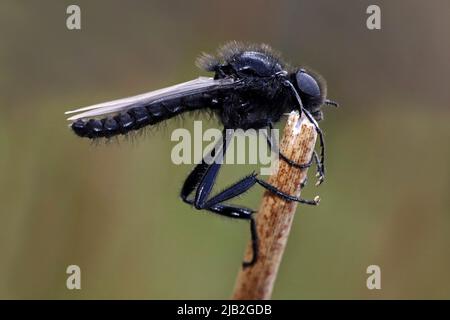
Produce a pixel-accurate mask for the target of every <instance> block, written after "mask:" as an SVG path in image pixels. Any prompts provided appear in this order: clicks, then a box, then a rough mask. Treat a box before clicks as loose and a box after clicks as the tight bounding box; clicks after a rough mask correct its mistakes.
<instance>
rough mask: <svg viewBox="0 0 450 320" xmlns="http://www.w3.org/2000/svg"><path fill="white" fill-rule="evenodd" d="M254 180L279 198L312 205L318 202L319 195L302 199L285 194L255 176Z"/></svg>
mask: <svg viewBox="0 0 450 320" xmlns="http://www.w3.org/2000/svg"><path fill="white" fill-rule="evenodd" d="M255 179H256V182H257V183H258V184H259V185H260V186H261V187H263V188H265V189H267V190H269V191H270V192H272V193H273V194H276V195H277V196H279V197H280V198H282V199H283V200H286V201H295V202H299V203H304V204H309V205H312V206H316V205H318V204H319V201H320V199H319V197H315V198H314V200H306V199H302V198H299V197H295V196H291V195H290V194H287V193H285V192H283V191H281V190H280V189H278V188H277V187H275V186H273V185H271V184H270V183H267V182H266V181H264V180H261V179H258V178H255Z"/></svg>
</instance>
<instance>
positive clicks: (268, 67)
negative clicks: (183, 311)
mask: <svg viewBox="0 0 450 320" xmlns="http://www.w3.org/2000/svg"><path fill="white" fill-rule="evenodd" d="M197 65H198V66H199V67H200V68H202V69H204V70H206V71H209V72H213V73H214V76H213V77H199V78H197V79H195V80H192V81H188V82H184V83H181V84H177V85H174V86H171V87H167V88H164V89H160V90H156V91H151V92H149V93H144V94H141V95H137V96H134V97H129V98H124V99H119V100H114V101H111V102H105V103H100V104H96V105H93V106H89V107H85V108H81V109H77V110H74V111H69V112H67V113H68V114H74V115H72V116H70V117H69V118H68V120H69V121H70V122H71V125H70V127H71V128H72V130H73V131H74V132H75V134H77V135H78V136H80V137H86V138H89V139H97V138H101V137H105V138H110V137H112V136H116V135H123V134H127V133H129V132H131V131H134V130H138V129H141V128H143V127H145V126H151V125H154V124H156V123H158V122H161V121H164V120H166V119H169V118H172V117H174V116H176V115H178V114H180V113H183V112H187V111H193V110H204V109H209V110H212V111H213V112H214V113H215V114H216V115H217V117H218V119H219V121H220V122H221V123H222V125H223V127H224V131H223V139H222V140H221V141H220V142H218V145H217V146H216V147H215V148H214V149H213V150H212V151H211V153H210V156H212V157H216V158H217V157H219V156H222V157H223V156H224V154H225V152H226V149H227V146H228V145H227V141H229V139H230V138H231V137H230V134H229V133H228V132H230V131H229V130H226V129H243V130H248V129H260V128H268V129H269V130H271V129H272V128H273V124H274V123H277V122H278V121H279V120H280V119H281V117H282V116H283V115H284V114H285V113H288V112H291V111H293V110H298V111H299V112H302V113H304V114H305V115H306V117H307V118H308V119H309V120H310V121H311V122H312V123H313V124H314V125H315V129H316V131H317V133H318V137H319V141H320V155H318V154H317V153H316V152H315V151H314V153H313V157H312V159H311V160H310V161H309V162H308V163H305V164H300V163H295V162H293V161H291V160H290V159H288V158H287V157H286V156H284V155H283V154H282V153H280V154H279V155H280V158H281V159H282V160H283V161H286V162H287V163H288V164H289V165H292V166H294V167H297V168H306V167H309V166H311V165H312V163H313V162H315V163H316V164H317V176H318V183H317V184H320V183H322V181H323V180H324V176H325V164H324V161H325V145H324V141H323V134H322V131H321V129H320V128H319V126H318V124H317V122H318V121H320V120H322V118H323V113H322V110H321V107H322V106H323V105H331V106H336V107H337V103H336V102H334V101H331V100H328V99H327V98H326V94H327V90H326V84H325V81H324V80H323V79H322V78H321V77H320V76H319V75H318V74H316V73H314V72H312V71H310V70H306V69H303V68H292V67H290V66H289V65H287V64H286V63H284V62H283V61H282V60H281V58H280V56H279V54H277V53H275V52H274V51H273V50H272V49H271V48H270V47H269V46H267V45H245V44H241V43H238V42H230V43H228V44H226V45H225V46H223V47H221V48H220V49H219V50H218V54H217V55H216V56H213V55H209V54H203V55H202V56H200V57H199V59H198V60H197ZM269 132H270V131H269ZM269 136H270V135H268V137H267V142H268V144H269V146H270V147H272V149H273V150H276V152H279V150H278V148H277V146H276V145H275V144H274V143H273V142H272V141H271V139H270V138H269ZM214 150H221V151H222V152H221V153H220V154H219V153H218V154H215V152H214ZM210 162H211V161H208V163H207V162H206V161H205V160H204V159H203V161H202V163H200V164H198V165H197V166H196V167H195V168H194V169H193V171H192V172H191V173H190V174H189V175H188V177H187V178H186V180H185V182H184V184H183V187H182V189H181V199H182V200H183V201H184V202H186V203H188V204H189V205H191V206H193V207H195V208H196V209H198V210H207V211H209V212H211V213H215V214H219V215H222V216H226V217H230V218H235V219H243V220H248V221H249V222H250V232H251V239H252V249H253V255H252V258H251V260H250V261H245V262H243V266H244V267H248V266H251V265H253V264H254V263H255V262H256V261H257V259H258V235H257V231H256V224H255V220H254V217H253V213H254V211H253V210H251V209H249V208H246V207H241V206H235V205H232V204H228V203H227V201H228V200H230V199H232V198H235V197H237V196H239V195H241V194H243V193H244V192H246V191H247V190H249V189H250V188H251V187H253V186H254V185H255V184H258V185H260V186H262V187H263V188H265V189H267V190H269V191H271V192H273V193H274V194H276V195H277V196H279V197H281V198H283V199H285V200H288V201H297V202H300V203H305V204H309V205H316V204H318V199H314V200H305V199H302V198H298V197H295V196H292V195H289V194H286V193H283V192H282V191H281V190H278V189H277V188H275V187H274V186H272V185H270V184H268V183H267V182H265V181H264V180H261V179H260V178H259V177H258V176H257V174H255V173H252V174H250V175H248V176H246V177H244V178H242V179H241V180H239V181H238V182H236V183H234V184H233V185H231V186H230V187H228V188H226V189H225V190H223V191H221V192H219V193H217V194H215V195H212V194H211V193H212V189H213V186H214V184H215V182H216V178H217V175H218V173H219V169H220V166H221V161H213V162H212V163H210Z"/></svg>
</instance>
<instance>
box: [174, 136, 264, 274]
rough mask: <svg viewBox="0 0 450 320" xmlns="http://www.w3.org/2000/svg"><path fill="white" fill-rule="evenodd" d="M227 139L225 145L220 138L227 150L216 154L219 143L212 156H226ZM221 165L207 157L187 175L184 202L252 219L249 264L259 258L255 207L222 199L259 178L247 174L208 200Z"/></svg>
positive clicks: (183, 195)
mask: <svg viewBox="0 0 450 320" xmlns="http://www.w3.org/2000/svg"><path fill="white" fill-rule="evenodd" d="M224 137H225V132H224ZM225 139H227V138H225ZM226 141H227V140H225V146H223V143H224V142H223V141H221V142H219V143H222V149H223V150H224V151H223V152H222V154H221V155H220V154H219V155H217V156H216V155H215V150H216V148H217V147H218V145H216V147H215V148H213V150H212V151H211V153H210V154H211V156H212V157H214V158H215V159H217V157H220V156H222V157H223V156H224V153H225V150H226ZM220 165H221V163H220V161H214V162H213V163H212V164H208V163H206V162H205V160H204V159H203V160H202V163H200V164H198V165H197V166H196V167H195V168H194V170H193V171H192V172H191V173H190V174H189V176H188V177H187V179H186V181H185V183H184V185H183V188H182V191H181V198H182V199H183V201H184V202H186V203H189V204H191V205H194V207H195V208H196V209H205V210H208V211H210V212H213V213H216V214H220V215H223V216H226V217H230V218H237V219H244V220H249V221H250V233H251V239H252V251H253V255H252V259H251V260H250V261H248V262H244V263H243V266H244V267H247V266H250V265H253V264H254V263H255V262H256V260H257V258H258V234H257V232H256V224H255V220H254V218H253V216H252V214H253V213H254V211H253V210H251V209H248V208H245V207H237V206H231V205H225V204H220V202H222V201H225V200H228V199H231V198H234V197H236V196H238V195H240V194H242V193H244V192H245V191H247V190H248V189H250V188H251V187H252V186H253V185H254V184H255V183H256V181H255V179H254V175H251V176H248V177H245V178H243V179H241V180H240V181H238V182H237V183H235V184H233V185H232V186H231V187H229V188H227V189H225V190H223V191H222V192H220V193H219V194H217V195H216V196H214V197H212V198H211V199H209V200H207V198H208V196H209V194H210V193H211V190H212V187H213V185H214V182H215V179H216V177H217V174H218V171H219V169H220ZM194 190H196V195H195V198H194V199H189V195H190V194H191V193H192V192H193V191H194Z"/></svg>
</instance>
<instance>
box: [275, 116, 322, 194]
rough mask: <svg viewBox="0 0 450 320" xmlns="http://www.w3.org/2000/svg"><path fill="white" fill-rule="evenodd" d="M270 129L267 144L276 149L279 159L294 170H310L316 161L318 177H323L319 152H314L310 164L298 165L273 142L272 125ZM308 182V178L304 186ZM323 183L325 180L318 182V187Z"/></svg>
mask: <svg viewBox="0 0 450 320" xmlns="http://www.w3.org/2000/svg"><path fill="white" fill-rule="evenodd" d="M268 127H269V130H270V135H266V138H267V144H268V146H269V148H270V149H274V151H275V152H278V154H279V157H280V158H281V159H283V161H285V162H287V164H289V165H290V166H292V167H294V168H297V169H305V168H309V167H310V166H311V165H312V163H313V161H314V162H315V163H316V166H317V176H318V177H321V176H323V171H322V167H321V164H320V161H319V157H318V155H317V152H316V151H315V150H314V151H313V155H312V157H311V159H310V160H309V162H308V163H297V162H295V161H292V160H291V159H289V158H288V157H286V156H285V155H284V154H283V153H282V152H281V150H280V149H279V147H278V144H277V143H276V141H272V133H271V132H272V129H273V125H272V123H269V125H268ZM306 180H307V178H305V181H303V182H302V184H306ZM322 181H323V180H320V179H319V181H318V182H317V184H316V185H319V184H321V183H322ZM302 188H303V186H302Z"/></svg>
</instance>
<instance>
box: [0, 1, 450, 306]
mask: <svg viewBox="0 0 450 320" xmlns="http://www.w3.org/2000/svg"><path fill="white" fill-rule="evenodd" d="M72 3H74V2H72V1H40V2H37V1H31V0H28V1H24V0H2V1H1V2H0V39H1V40H0V70H1V72H0V298H8V299H16V298H44V299H62V298H64V299H79V298H88V299H93V298H100V299H104V298H113V299H115V298H124V299H128V298H138V299H191V298H192V299H197V298H204V299H221V298H228V297H230V294H231V291H232V288H233V286H234V281H235V276H236V274H237V271H238V269H239V267H240V264H241V261H242V257H243V252H244V249H245V246H246V243H247V241H248V238H249V233H248V225H247V223H245V222H242V221H230V220H228V219H224V218H219V217H216V216H212V215H208V214H206V213H203V212H197V211H195V210H193V209H191V208H189V207H188V206H186V205H185V204H183V203H182V202H181V201H180V200H179V198H178V192H179V190H180V187H181V183H182V181H183V179H184V178H185V176H186V175H187V174H188V172H189V171H190V170H191V167H192V166H189V165H182V166H176V165H174V164H172V162H171V160H170V152H171V148H172V147H173V145H174V143H173V142H171V141H170V133H171V131H172V130H173V129H174V128H177V127H180V126H184V127H186V128H188V129H189V130H192V127H193V120H194V119H201V117H198V116H186V117H185V118H184V120H183V121H180V120H173V121H170V122H168V123H167V125H164V126H160V127H158V129H157V130H151V131H149V132H148V133H147V134H146V136H145V137H144V136H143V137H140V138H137V139H134V140H133V141H126V140H122V141H120V142H119V143H110V144H104V143H100V144H98V145H92V144H90V143H89V142H88V141H87V140H84V139H78V138H77V137H75V136H74V135H73V134H72V133H71V132H70V131H69V130H68V128H67V123H66V120H65V116H64V114H63V113H64V111H66V110H68V109H72V108H73V107H77V106H83V105H89V104H92V103H96V102H101V101H105V100H111V99H114V98H120V97H125V96H129V95H133V94H137V93H141V92H146V91H149V90H153V89H157V88H160V87H163V86H167V85H171V84H175V83H177V82H181V81H186V80H189V79H192V78H195V77H197V76H198V75H199V73H200V74H202V75H206V74H204V73H202V72H200V71H199V70H197V69H196V67H195V66H194V63H193V62H194V60H195V57H196V56H197V55H198V54H199V53H200V52H202V51H206V52H214V50H215V49H216V48H217V47H218V46H219V45H220V44H223V43H225V42H227V41H228V40H242V41H251V42H265V43H268V44H270V45H272V46H273V47H275V48H277V49H278V50H280V51H281V52H283V55H284V57H285V58H286V59H287V60H288V61H290V62H291V63H293V64H295V65H303V66H310V67H312V68H314V69H315V70H317V71H319V72H320V73H321V74H322V75H323V76H324V77H325V78H326V79H327V81H328V86H329V96H330V97H331V98H333V99H335V100H337V101H339V102H340V104H341V106H342V108H341V109H338V110H335V109H328V110H326V119H325V121H324V122H323V123H322V124H321V126H322V128H323V130H324V131H325V134H326V142H327V145H328V151H329V152H328V176H327V181H326V183H325V184H324V185H322V186H321V187H320V188H318V189H317V188H315V187H314V186H313V184H312V183H311V184H310V187H309V188H307V189H306V190H305V192H304V196H305V197H306V196H308V197H313V196H314V195H316V194H320V196H321V198H322V202H321V205H320V206H319V207H305V206H301V207H299V209H298V212H297V215H296V218H295V221H294V226H293V228H292V233H291V236H290V239H289V243H288V247H287V251H286V253H285V256H284V259H283V262H282V265H281V268H280V272H279V277H278V281H277V283H276V287H275V290H274V298H277V299H314V298H319V299H322V298H324V299H331V298H342V299H356V298H362V299H379V298H387V299H393V298H400V299H409V298H426V299H428V298H450V274H449V272H448V270H450V250H449V248H450V232H449V230H450V200H449V193H450V179H449V178H450V169H449V163H450V151H449V147H448V141H449V139H450V125H449V119H450V110H449V101H450V90H449V80H448V79H450V41H449V39H450V38H449V30H450V3H449V2H448V1H446V0H433V1H426V2H425V1H419V0H414V1H407V2H406V1H380V0H378V1H374V2H372V1H361V0H352V1H345V2H343V1H340V2H337V1H332V0H327V1H325V0H319V1H316V0H315V1H298V0H292V1H280V0H277V1H262V0H261V1H256V0H253V1H234V0H227V1H206V0H205V1H145V2H144V1H136V0H133V1H127V2H124V1H104V0H98V1H85V0H78V1H76V2H75V3H76V4H78V5H79V6H80V7H81V14H82V30H81V31H69V30H67V29H66V22H65V21H66V17H67V15H66V13H65V11H66V7H67V6H68V5H69V4H72ZM370 4H378V5H379V6H380V7H381V15H382V29H381V30H380V31H369V30H368V29H367V28H366V19H367V16H368V15H367V14H366V13H365V12H366V8H367V6H368V5H370ZM282 125H283V124H280V126H281V127H282ZM204 126H205V127H207V126H209V127H219V124H218V123H217V121H215V120H214V119H213V120H208V121H205V122H204ZM249 170H250V169H249V168H248V167H246V166H227V167H226V168H225V169H224V171H223V172H222V175H221V182H220V186H225V185H226V184H227V183H229V182H231V181H234V180H236V179H237V178H238V177H240V176H241V175H243V174H245V173H247V172H249ZM262 192H263V191H262V190H261V189H258V188H255V190H253V191H251V192H249V193H248V194H247V195H246V196H244V197H243V198H244V199H242V200H241V201H242V202H243V203H246V204H248V205H249V206H251V207H254V208H257V207H258V203H259V201H260V198H261V195H262ZM70 264H77V265H79V266H80V267H81V271H82V289H81V290H78V291H77V290H74V291H69V290H67V289H66V285H65V284H66V277H67V275H66V272H65V271H66V268H67V266H68V265H70ZM372 264H376V265H379V266H380V267H381V271H382V289H381V290H373V291H369V290H368V289H367V288H366V278H367V276H368V275H367V274H366V268H367V267H368V266H369V265H372Z"/></svg>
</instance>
